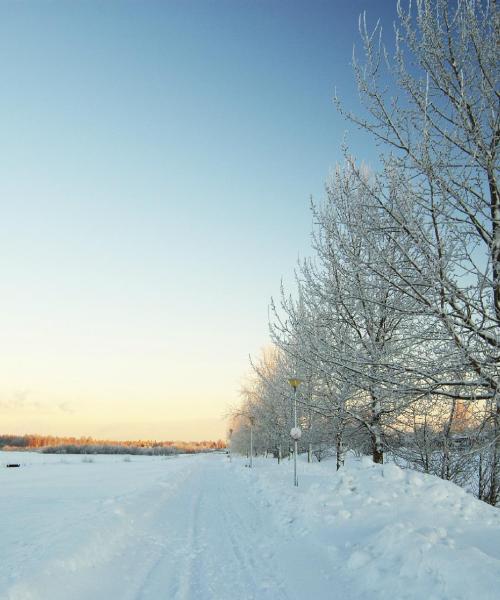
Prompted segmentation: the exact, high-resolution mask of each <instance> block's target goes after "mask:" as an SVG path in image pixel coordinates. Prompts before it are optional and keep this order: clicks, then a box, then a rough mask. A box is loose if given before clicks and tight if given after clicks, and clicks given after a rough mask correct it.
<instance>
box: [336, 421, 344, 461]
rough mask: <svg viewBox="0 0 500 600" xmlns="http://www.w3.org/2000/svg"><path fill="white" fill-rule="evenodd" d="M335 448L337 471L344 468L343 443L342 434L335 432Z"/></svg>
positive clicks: (338, 431)
mask: <svg viewBox="0 0 500 600" xmlns="http://www.w3.org/2000/svg"><path fill="white" fill-rule="evenodd" d="M335 446H336V450H337V471H338V470H339V469H340V467H343V466H344V458H345V457H344V442H343V439H342V432H341V431H340V429H339V430H337V434H336V436H335Z"/></svg>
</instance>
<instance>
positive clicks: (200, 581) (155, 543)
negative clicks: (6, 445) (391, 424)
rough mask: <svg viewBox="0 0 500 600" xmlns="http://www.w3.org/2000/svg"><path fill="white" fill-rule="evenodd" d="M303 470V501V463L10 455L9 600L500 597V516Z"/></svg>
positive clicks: (462, 503)
mask: <svg viewBox="0 0 500 600" xmlns="http://www.w3.org/2000/svg"><path fill="white" fill-rule="evenodd" d="M300 458H301V460H300V461H299V487H298V488H295V487H294V486H293V462H291V461H290V462H288V461H284V462H282V464H280V465H278V464H277V463H276V461H274V460H272V459H263V458H262V459H260V458H259V459H255V460H254V461H253V465H254V468H253V469H249V468H245V461H244V460H243V459H238V458H236V457H234V458H233V460H232V461H231V462H229V460H228V458H227V457H226V456H225V455H222V454H212V455H197V456H179V457H173V458H171V457H169V458H164V457H149V456H146V457H136V456H134V457H132V458H131V459H130V460H129V459H124V457H123V456H104V455H98V456H92V457H88V458H85V457H82V456H81V455H71V456H70V455H46V454H36V453H0V531H1V537H2V543H1V544H0V598H1V599H2V600H4V599H5V600H49V599H50V600H52V599H53V600H58V599H61V600H62V599H65V600H67V599H68V598H71V599H72V600H83V599H88V598H94V599H97V600H99V599H103V600H104V599H106V600H109V598H120V599H121V600H122V599H123V600H128V599H130V600H136V599H137V600H139V599H141V600H160V599H161V598H165V599H168V600H190V599H193V600H194V599H197V600H205V599H206V600H210V599H214V600H225V599H227V600H233V599H238V600H239V599H241V600H244V599H248V600H250V599H259V600H260V599H263V600H266V599H269V600H280V599H287V598H288V599H298V598H308V599H314V600H322V599H327V598H328V599H330V598H333V599H335V598H338V599H342V600H361V599H366V598H370V599H373V600H377V599H381V600H382V599H384V600H386V599H388V598H398V600H399V599H408V600H411V599H422V600H428V599H429V600H431V599H432V600H470V599H471V598H474V599H476V598H477V599H479V600H489V599H491V600H493V599H495V600H497V599H498V597H499V596H498V590H499V589H500V511H499V510H498V509H495V508H492V507H490V506H488V505H486V504H484V503H482V502H479V501H478V500H476V499H475V498H474V497H473V496H471V495H470V494H468V493H466V492H465V491H464V490H462V489H460V488H458V487H457V486H455V485H454V484H452V483H448V482H444V481H441V480H439V479H437V478H435V477H432V476H426V475H422V474H419V473H416V472H413V471H409V470H408V471H403V470H401V469H400V468H399V467H397V466H396V465H393V464H387V465H374V464H373V463H372V462H371V461H370V460H369V459H367V458H364V459H362V460H355V459H353V458H352V457H350V459H349V460H348V461H347V464H346V467H345V468H344V469H342V470H341V471H339V472H338V473H336V472H335V465H334V461H327V462H322V463H319V464H318V463H314V464H307V463H305V462H304V461H303V459H302V457H300ZM7 462H9V463H12V462H20V463H21V464H22V466H21V468H18V469H7V468H1V467H3V466H4V465H5V464H6V463H7Z"/></svg>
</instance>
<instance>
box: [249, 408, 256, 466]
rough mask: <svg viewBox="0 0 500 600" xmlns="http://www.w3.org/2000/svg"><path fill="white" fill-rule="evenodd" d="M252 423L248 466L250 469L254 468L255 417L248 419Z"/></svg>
mask: <svg viewBox="0 0 500 600" xmlns="http://www.w3.org/2000/svg"><path fill="white" fill-rule="evenodd" d="M248 419H249V421H250V464H249V465H248V466H249V467H250V468H252V467H253V426H254V423H255V417H248Z"/></svg>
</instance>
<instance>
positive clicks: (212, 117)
mask: <svg viewBox="0 0 500 600" xmlns="http://www.w3.org/2000/svg"><path fill="white" fill-rule="evenodd" d="M365 9H366V10H367V15H368V18H369V20H370V21H372V22H373V23H374V22H375V20H376V19H377V18H378V17H380V18H381V19H382V21H383V23H384V28H385V29H386V30H388V31H389V30H390V29H391V28H392V20H393V18H394V7H393V3H392V2H382V1H381V2H375V1H371V2H370V1H369V0H355V1H352V2H343V1H340V0H337V1H333V0H332V1H330V2H319V1H304V2H285V1H280V2H274V1H270V2H264V1H261V2H257V1H256V2H244V1H239V0H233V1H227V2H226V1H219V0H217V1H215V0H214V1H208V0H207V1H204V2H201V1H199V2H194V1H183V2H170V1H169V2H159V1H158V2H149V1H145V2H139V1H134V2H126V1H124V2H113V1H109V2H96V1H92V0H88V1H85V2H84V1H76V0H75V1H69V0H68V1H66V2H58V1H52V2H44V1H34V0H33V1H31V2H28V1H25V2H6V1H0V72H1V73H2V79H1V88H2V89H1V93H0V203H1V212H2V215H1V219H0V228H1V235H0V266H1V273H2V277H1V278H0V282H1V284H0V285H1V288H0V320H1V323H0V325H1V329H2V331H3V338H4V342H3V344H2V350H1V352H2V356H1V357H0V363H1V364H2V365H3V367H0V418H1V419H2V421H3V425H2V430H3V429H5V428H6V429H7V430H8V431H11V432H19V433H27V432H39V433H45V432H47V433H49V432H50V433H61V434H64V433H68V434H69V433H70V434H76V435H86V434H88V435H94V436H99V435H102V436H107V437H137V436H141V437H156V438H163V439H167V438H175V437H184V438H192V439H195V438H203V437H214V436H215V435H217V434H220V435H223V432H224V429H225V426H224V422H223V420H222V419H221V417H222V415H223V414H224V412H226V410H227V407H228V406H229V405H231V403H235V402H236V400H237V394H238V386H239V381H240V379H241V377H242V376H243V375H244V373H245V371H246V370H247V368H248V367H247V357H248V354H249V353H256V352H258V351H259V348H260V347H261V346H264V345H265V344H266V343H267V306H268V302H269V298H270V296H271V295H276V294H277V293H278V291H279V284H280V279H281V278H282V277H283V278H284V280H285V281H288V282H290V281H291V279H292V273H293V268H294V265H295V262H296V260H297V257H298V255H299V254H300V255H305V254H307V253H308V251H309V234H310V229H311V219H310V215H309V208H308V203H309V197H310V195H313V196H314V197H316V198H320V197H321V196H322V194H323V186H324V181H325V179H326V177H327V175H328V171H329V169H330V168H331V167H332V166H333V165H335V163H336V162H338V161H339V160H341V152H340V145H341V143H342V141H343V136H344V135H345V134H346V132H349V133H348V139H349V143H350V146H351V148H352V150H353V152H354V153H355V154H356V155H357V156H358V157H359V158H361V159H365V160H367V161H370V160H374V157H375V156H376V151H375V148H374V146H373V143H372V140H370V138H368V137H366V136H364V135H362V134H360V133H358V132H356V131H354V130H353V127H352V126H350V125H349V124H347V123H346V122H345V121H344V120H343V119H342V117H341V116H340V115H339V114H338V113H337V112H336V109H335V107H334V106H333V103H332V96H333V93H334V89H335V87H336V88H337V90H338V92H339V93H340V95H341V96H342V97H343V98H344V99H345V101H346V103H347V104H349V105H350V106H351V105H352V106H353V107H356V106H358V99H357V92H356V89H355V85H354V80H353V76H352V72H351V69H350V66H349V65H350V61H351V55H352V48H353V44H354V43H356V44H357V45H358V46H359V42H358V34H357V19H358V15H359V13H360V12H362V11H363V10H365Z"/></svg>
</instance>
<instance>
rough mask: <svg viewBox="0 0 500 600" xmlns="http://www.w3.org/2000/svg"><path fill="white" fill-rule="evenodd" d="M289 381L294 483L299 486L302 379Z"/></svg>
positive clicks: (296, 378) (293, 378)
mask: <svg viewBox="0 0 500 600" xmlns="http://www.w3.org/2000/svg"><path fill="white" fill-rule="evenodd" d="M288 383H289V384H290V385H291V386H292V388H293V427H292V429H291V430H290V437H291V438H292V440H293V485H294V486H295V487H298V485H299V479H298V477H297V452H298V441H299V440H300V438H301V436H302V431H301V430H300V427H297V388H298V387H299V385H300V384H301V383H302V380H301V379H299V378H298V377H292V378H291V379H289V380H288Z"/></svg>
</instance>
